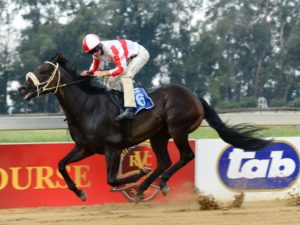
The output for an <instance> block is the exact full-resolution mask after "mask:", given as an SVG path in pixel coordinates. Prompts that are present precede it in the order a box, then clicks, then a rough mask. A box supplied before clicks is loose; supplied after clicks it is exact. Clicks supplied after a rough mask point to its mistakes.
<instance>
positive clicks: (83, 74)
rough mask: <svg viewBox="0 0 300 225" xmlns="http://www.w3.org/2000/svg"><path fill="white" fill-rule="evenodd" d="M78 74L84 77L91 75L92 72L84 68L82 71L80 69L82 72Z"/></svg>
mask: <svg viewBox="0 0 300 225" xmlns="http://www.w3.org/2000/svg"><path fill="white" fill-rule="evenodd" d="M80 75H81V76H83V77H85V76H91V75H93V73H92V72H90V71H88V70H84V71H82V73H81V74H80Z"/></svg>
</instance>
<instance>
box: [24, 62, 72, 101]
mask: <svg viewBox="0 0 300 225" xmlns="http://www.w3.org/2000/svg"><path fill="white" fill-rule="evenodd" d="M45 63H48V64H51V65H52V66H53V67H54V70H53V72H52V74H51V76H50V77H49V79H48V80H46V81H44V82H40V81H39V79H38V78H37V77H36V75H35V74H34V73H33V72H29V73H27V74H26V81H28V80H29V79H30V80H31V81H32V82H33V84H34V86H35V87H36V92H37V96H40V94H41V93H43V92H45V91H49V90H53V89H55V90H54V92H53V94H55V93H56V92H57V90H58V88H59V87H63V86H66V84H62V85H60V70H59V69H58V67H59V64H58V63H56V64H54V63H52V62H50V61H46V62H45ZM55 76H58V78H57V83H56V85H55V86H54V87H49V85H50V83H51V82H52V81H53V80H54V78H55Z"/></svg>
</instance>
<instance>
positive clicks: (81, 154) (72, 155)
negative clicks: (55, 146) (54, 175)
mask: <svg viewBox="0 0 300 225" xmlns="http://www.w3.org/2000/svg"><path fill="white" fill-rule="evenodd" d="M91 155H93V153H91V152H87V151H86V150H84V149H82V148H80V147H79V146H77V145H75V147H74V148H73V149H72V150H71V151H70V152H69V153H68V154H67V155H66V156H65V157H64V158H63V159H62V160H61V161H60V162H59V163H58V170H59V172H60V173H61V175H62V176H63V178H64V180H65V182H66V184H67V186H68V188H69V189H70V190H71V191H73V192H74V193H75V194H76V195H77V196H78V197H79V198H80V199H81V200H82V201H85V200H86V193H85V191H83V190H79V189H78V188H77V187H76V184H75V183H74V181H73V180H72V178H71V177H70V176H69V174H68V172H67V170H66V166H67V165H68V164H70V163H73V162H78V161H80V160H82V159H84V158H86V157H88V156H91Z"/></svg>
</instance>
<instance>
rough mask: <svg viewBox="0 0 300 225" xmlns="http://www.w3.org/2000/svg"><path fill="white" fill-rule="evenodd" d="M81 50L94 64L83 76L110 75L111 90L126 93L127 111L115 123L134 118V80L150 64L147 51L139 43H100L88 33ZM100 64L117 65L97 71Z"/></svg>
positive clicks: (94, 36) (110, 41)
mask: <svg viewBox="0 0 300 225" xmlns="http://www.w3.org/2000/svg"><path fill="white" fill-rule="evenodd" d="M82 47H83V50H84V51H85V52H86V53H88V54H91V55H92V56H93V62H92V64H91V66H90V69H89V70H85V71H83V72H82V73H81V76H88V75H92V76H97V77H103V76H108V82H107V84H108V87H109V88H110V89H114V90H118V91H123V92H124V106H125V111H124V112H122V113H121V114H120V115H118V116H117V118H116V120H117V121H119V120H123V119H134V118H135V108H136V104H135V100H134V94H133V78H134V76H135V75H136V74H137V73H138V72H139V71H140V69H141V68H142V67H143V66H144V65H145V64H146V63H147V62H148V60H149V53H148V51H147V50H146V49H145V48H144V47H143V46H141V45H139V44H138V43H137V42H133V41H130V40H124V39H119V40H108V41H101V40H100V37H99V36H97V35H96V34H87V35H86V36H85V37H84V39H83V41H82ZM101 61H104V62H114V64H115V66H116V67H115V68H114V69H111V70H98V69H99V68H100V64H101Z"/></svg>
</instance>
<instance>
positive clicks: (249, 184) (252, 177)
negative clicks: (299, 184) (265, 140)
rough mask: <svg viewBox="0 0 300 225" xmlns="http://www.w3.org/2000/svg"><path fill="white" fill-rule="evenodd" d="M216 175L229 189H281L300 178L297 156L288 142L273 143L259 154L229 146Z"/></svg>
mask: <svg viewBox="0 0 300 225" xmlns="http://www.w3.org/2000/svg"><path fill="white" fill-rule="evenodd" d="M218 172H219V176H220V179H221V181H222V182H223V183H224V184H225V185H226V186H227V187H229V188H231V189H238V190H264V189H283V188H286V187H289V186H290V185H292V184H293V182H294V181H295V180H296V179H297V177H298V175H299V156H298V154H297V151H296V149H295V147H294V146H292V145H291V144H288V143H287V142H275V143H274V144H272V145H269V146H267V147H265V148H263V149H261V150H259V151H245V150H243V149H238V148H234V147H233V146H229V147H227V148H225V150H224V151H223V153H222V155H221V157H220V159H219V162H218Z"/></svg>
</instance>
